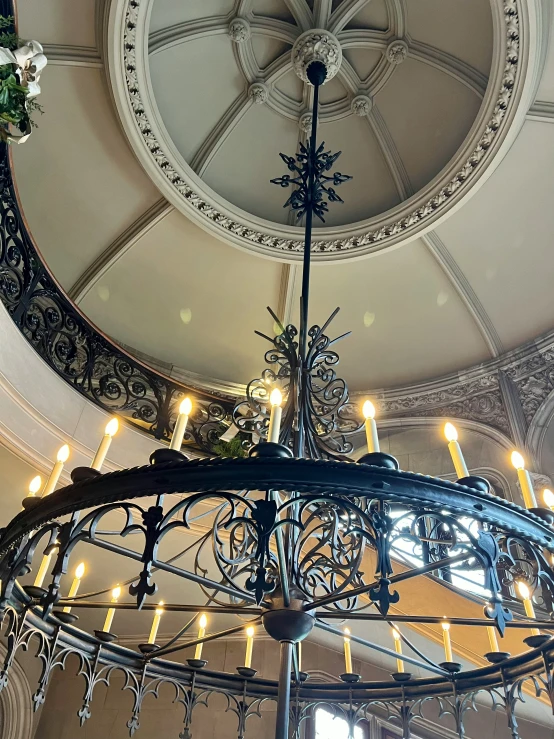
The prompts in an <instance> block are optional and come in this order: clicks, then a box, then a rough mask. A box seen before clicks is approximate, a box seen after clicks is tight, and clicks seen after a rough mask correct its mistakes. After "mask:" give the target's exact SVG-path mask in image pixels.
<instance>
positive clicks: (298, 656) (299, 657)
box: [296, 641, 302, 672]
mask: <svg viewBox="0 0 554 739" xmlns="http://www.w3.org/2000/svg"><path fill="white" fill-rule="evenodd" d="M296 659H297V661H298V672H302V642H301V641H299V642H296Z"/></svg>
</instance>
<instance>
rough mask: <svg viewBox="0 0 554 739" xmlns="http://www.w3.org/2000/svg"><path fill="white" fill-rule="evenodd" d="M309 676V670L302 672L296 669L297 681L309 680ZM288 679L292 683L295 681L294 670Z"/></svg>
mask: <svg viewBox="0 0 554 739" xmlns="http://www.w3.org/2000/svg"><path fill="white" fill-rule="evenodd" d="M309 678H310V674H309V672H302V670H299V671H298V682H299V683H305V682H306V680H309ZM290 679H291V680H292V682H293V683H295V682H296V673H295V672H294V670H293V671H292V672H291V673H290Z"/></svg>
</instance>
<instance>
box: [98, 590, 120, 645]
mask: <svg viewBox="0 0 554 739" xmlns="http://www.w3.org/2000/svg"><path fill="white" fill-rule="evenodd" d="M120 595H121V588H120V587H119V585H118V586H117V587H116V588H114V589H113V590H112V603H117V601H118V600H119V596H120ZM114 616H115V608H109V609H108V613H107V614H106V620H105V621H104V628H103V629H102V630H103V631H105V632H106V633H107V634H109V633H110V629H111V628H112V623H113V617H114Z"/></svg>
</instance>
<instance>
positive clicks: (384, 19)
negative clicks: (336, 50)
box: [346, 0, 390, 31]
mask: <svg viewBox="0 0 554 739" xmlns="http://www.w3.org/2000/svg"><path fill="white" fill-rule="evenodd" d="M389 24H390V18H389V13H388V11H387V3H386V2H385V0H371V2H369V3H366V5H364V7H363V8H362V9H361V10H360V12H359V13H356V15H355V16H354V18H353V19H352V20H351V21H350V23H348V24H347V26H346V28H374V29H375V30H377V31H386V30H388V28H389Z"/></svg>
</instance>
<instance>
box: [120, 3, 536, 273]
mask: <svg viewBox="0 0 554 739" xmlns="http://www.w3.org/2000/svg"><path fill="white" fill-rule="evenodd" d="M534 2H535V0H494V2H493V3H492V4H491V3H489V2H485V0H483V11H482V12H483V18H484V19H485V21H486V22H485V21H483V23H481V24H480V25H481V26H484V27H486V28H489V30H490V33H489V36H488V39H487V40H486V43H485V46H487V48H489V50H490V69H489V68H487V69H486V70H485V71H483V65H482V64H481V68H479V65H478V63H477V61H475V62H474V63H470V61H467V60H465V59H462V58H459V57H458V56H456V53H458V54H460V53H461V52H460V50H459V48H458V49H457V51H456V49H455V48H454V46H455V44H453V46H452V51H450V50H449V43H450V42H449V39H450V36H449V33H450V32H452V29H450V30H449V29H444V32H443V34H442V36H441V39H439V40H438V41H440V43H441V44H442V46H441V47H440V48H439V46H440V44H438V41H437V44H438V45H437V46H436V47H435V46H433V45H431V44H430V43H427V41H425V42H424V41H420V40H419V39H418V38H417V34H416V31H417V30H418V29H417V28H416V29H415V30H414V31H413V35H412V29H411V27H410V25H409V21H411V17H412V16H410V18H408V16H407V14H406V13H405V11H404V10H403V9H402V6H401V4H398V3H396V2H394V0H376V2H375V3H372V4H371V7H372V8H374V7H377V6H378V5H379V3H380V4H381V6H382V7H383V8H384V10H385V11H386V15H387V16H388V21H387V28H386V30H384V29H383V28H379V27H378V24H377V23H372V22H371V19H369V20H367V17H366V16H364V15H363V14H361V15H360V16H359V17H358V16H357V15H356V13H355V12H354V10H355V9H354V10H352V12H351V13H350V14H349V13H348V12H346V11H347V10H348V8H351V9H352V8H354V5H356V4H353V3H343V4H342V5H339V6H338V7H337V8H336V10H335V11H333V12H332V13H330V14H328V15H327V16H325V17H318V18H315V17H314V13H313V11H312V9H311V7H310V5H309V4H308V3H307V2H306V3H302V2H300V0H299V2H298V3H295V4H294V7H295V8H296V9H297V10H298V9H299V8H300V7H301V6H302V8H303V12H302V13H300V11H298V13H297V14H296V17H294V18H293V17H292V16H291V17H290V18H287V19H286V20H285V19H284V18H281V17H277V16H275V14H274V15H273V16H271V15H270V14H269V13H267V14H265V15H264V13H263V11H262V10H258V9H257V5H256V2H255V0H253V2H248V3H242V4H241V6H240V8H241V9H240V15H239V16H233V14H232V13H231V14H229V13H228V12H227V14H225V10H228V4H225V3H224V1H223V0H221V10H222V14H220V15H218V14H215V13H214V15H211V16H209V17H204V13H205V5H204V4H203V3H196V2H194V1H193V2H192V3H190V4H188V6H187V13H188V16H187V17H183V21H182V22H175V19H172V22H171V23H170V22H169V19H168V21H167V24H164V18H163V12H162V11H163V8H164V7H165V4H163V3H162V4H160V8H161V10H160V16H156V12H157V0H115V1H114V2H113V3H112V7H111V22H110V27H111V29H112V32H113V35H112V38H111V42H110V44H109V55H110V59H109V62H110V64H109V67H110V76H111V81H112V86H113V89H114V98H115V100H116V104H117V106H118V109H119V112H120V115H121V118H122V121H123V123H124V127H125V130H126V132H127V135H128V138H129V140H130V143H131V145H132V147H133V149H134V150H135V153H136V154H137V156H138V157H139V159H140V161H141V162H142V164H143V166H144V167H145V168H146V170H147V171H148V172H149V174H150V176H151V177H152V179H153V180H154V182H155V183H156V185H157V186H158V187H159V189H160V190H161V191H162V193H163V194H164V195H165V196H166V197H167V199H168V200H169V201H170V202H172V203H173V204H174V205H175V206H176V207H177V208H179V209H180V210H181V211H182V212H183V213H185V214H186V215H187V216H189V217H191V218H193V219H194V220H195V221H197V222H198V223H199V225H201V226H202V227H203V228H205V229H207V230H209V231H211V232H212V233H214V234H215V235H216V236H217V237H218V238H220V239H222V240H223V241H226V242H228V243H231V244H233V245H236V246H239V247H241V248H246V249H248V250H249V251H252V252H256V253H259V254H263V255H266V256H267V255H269V256H274V257H278V258H279V259H290V260H292V261H297V260H298V259H300V256H301V252H302V238H301V229H300V227H299V226H297V225H291V224H294V221H293V220H291V218H290V214H289V213H288V212H287V211H286V209H283V208H282V206H281V203H279V200H278V198H277V196H276V195H274V194H273V193H272V192H271V188H270V186H269V179H270V177H271V175H272V173H273V172H274V170H275V165H276V164H277V161H278V160H277V157H278V154H279V152H280V151H283V150H290V149H291V145H294V144H293V142H292V140H291V137H293V136H295V137H296V144H298V142H299V141H300V142H301V141H303V140H304V141H305V135H306V132H307V130H309V125H310V117H309V113H308V111H309V108H310V93H309V89H313V88H311V86H310V85H309V83H306V82H304V89H303V90H302V89H300V88H299V87H298V82H297V81H296V83H294V81H293V80H294V79H296V75H298V76H299V77H300V79H302V80H305V78H306V75H305V69H306V68H307V65H308V64H309V62H310V60H311V59H314V58H316V57H317V56H318V55H319V56H320V57H322V58H325V63H326V66H327V68H328V69H329V74H328V78H327V80H326V82H327V84H326V85H325V87H324V88H323V90H322V97H321V106H320V129H321V130H320V137H321V139H322V140H323V141H326V139H327V143H328V144H330V141H329V138H331V140H333V139H335V138H336V140H337V141H339V140H340V141H341V146H342V142H345V143H344V147H343V161H344V166H345V168H348V169H350V170H352V167H353V166H357V167H358V171H356V172H353V173H354V174H355V176H356V179H355V183H356V184H355V185H351V186H349V187H351V188H352V190H351V191H350V192H349V193H348V198H347V199H346V201H347V202H346V205H345V206H344V208H342V207H341V208H340V209H337V211H338V212H337V213H336V214H335V213H333V214H332V215H331V220H329V221H327V222H326V223H325V224H324V225H323V226H321V227H320V228H318V229H317V230H316V231H315V232H314V240H313V242H312V251H313V253H314V258H315V259H316V260H318V259H319V260H323V261H329V260H339V259H345V258H352V257H359V256H363V255H367V254H370V253H373V252H376V251H379V250H382V249H384V248H386V247H388V246H392V245H397V244H399V243H402V242H405V241H409V240H411V239H413V238H414V237H416V236H417V235H418V234H419V233H421V232H422V231H424V230H428V229H429V228H430V227H431V226H432V225H433V224H435V223H436V222H437V221H438V220H439V219H443V218H444V217H446V215H447V214H448V212H449V211H450V210H451V209H452V208H453V207H456V206H457V205H459V204H460V202H461V201H462V199H464V198H466V197H468V196H469V195H470V194H471V193H472V192H473V191H474V190H475V189H476V188H477V187H478V186H479V185H480V184H481V182H482V181H484V179H485V178H484V177H483V176H484V175H485V173H487V174H489V173H490V171H492V169H493V168H494V167H496V166H497V165H498V163H499V162H500V160H501V158H502V156H503V153H504V152H505V151H506V150H507V149H508V146H509V143H510V142H511V140H512V139H513V137H515V135H516V134H517V131H518V130H519V128H520V126H521V124H522V123H523V121H524V116H525V112H526V110H527V107H528V105H529V103H530V98H531V95H532V90H531V87H532V85H531V83H530V81H531V80H532V79H533V75H534V66H533V64H530V63H529V59H528V58H527V55H528V54H530V51H529V50H530V49H532V48H533V42H532V38H533V37H534V34H536V33H537V29H536V28H535V27H533V26H532V24H530V23H529V22H528V21H527V20H526V21H525V22H524V23H522V22H521V18H526V17H527V13H523V14H522V10H523V8H524V6H527V4H529V3H534ZM304 5H305V7H304ZM358 5H359V4H357V5H356V7H358ZM196 6H198V7H196ZM210 7H212V6H210ZM264 7H265V6H264ZM287 7H288V6H287ZM360 7H361V6H360ZM491 10H492V15H491ZM372 12H373V11H372ZM151 17H155V19H156V23H155V24H154V26H152V27H150V26H149V23H150V18H151ZM478 25H479V24H478ZM476 32H478V29H477V31H476ZM481 32H482V33H485V31H481ZM225 43H226V44H227V46H226V47H224V44H225ZM452 43H453V42H452ZM474 46H475V45H474ZM455 51H456V53H454V52H455ZM193 52H194V53H193ZM188 54H192V56H191V57H190V59H191V60H192V61H190V62H189V61H186V60H187V59H189V57H188V56H187V55H188ZM522 54H523V55H524V58H522ZM203 55H204V56H203ZM218 55H219V56H218ZM462 56H463V54H462ZM197 58H198V59H199V60H200V61H199V62H198V63H196V62H195V61H194V60H196V59H197ZM217 59H221V60H226V61H225V62H224V64H223V68H222V69H220V70H219V74H218V76H216V77H214V76H213V73H212V72H211V71H210V70H211V69H212V66H213V65H216V66H217ZM179 60H181V61H179ZM202 60H203V61H202ZM522 62H523V63H522ZM176 65H179V69H180V72H179V75H180V77H179V79H180V85H179V89H180V90H181V89H184V90H185V91H184V92H183V94H182V97H180V96H179V95H178V94H176V93H175V89H174V87H173V86H172V87H171V89H169V87H168V83H167V81H168V80H169V79H173V77H172V75H173V74H174V73H175V71H176ZM485 72H486V73H485ZM295 73H296V75H295ZM210 75H211V76H210ZM225 75H227V77H226V76H225ZM291 75H292V76H291ZM204 79H206V82H205V83H203V80H204ZM208 79H209V80H212V81H213V80H215V79H217V80H218V84H220V83H221V89H222V90H232V89H233V85H235V87H236V98H235V100H231V103H230V105H228V107H227V109H225V106H223V108H221V110H220V109H217V106H216V105H215V103H213V100H219V99H220V98H221V97H222V96H220V95H219V94H218V95H212V96H210V95H205V94H204V93H205V91H206V90H207V89H210V87H211V86H213V82H208ZM241 80H242V81H241ZM181 83H182V84H181ZM203 85H204V86H203ZM241 85H243V87H242V88H241ZM416 88H417V90H418V95H417V96H414V95H413V94H412V93H413V90H414V89H416ZM435 88H436V89H435ZM198 89H203V90H204V93H203V94H202V96H201V97H202V99H200V98H198V99H197V98H196V97H195V95H197V92H195V91H197V90H198ZM186 90H190V91H191V92H190V93H189V94H188V97H187V92H186ZM327 90H328V91H329V92H327ZM426 96H427V97H426ZM204 98H206V99H209V100H210V105H211V106H212V107H211V108H210V109H209V110H208V109H207V108H206V103H205V101H204ZM414 99H417V100H418V101H419V103H417V104H416V103H413V100H414ZM445 100H447V101H448V102H446V103H445V102H444V101H445ZM429 101H430V102H429ZM222 105H223V104H222ZM413 105H416V109H414V108H413V107H411V106H413ZM417 105H419V107H417ZM434 105H436V106H438V107H437V109H436V115H434V117H433V116H432V117H431V118H425V115H427V112H428V110H429V109H430V108H432V107H433V106H434ZM202 106H204V108H203V107H202ZM441 106H443V107H441ZM208 107H209V106H208ZM195 108H197V109H198V110H197V111H196V113H197V120H196V119H194V116H192V118H193V119H194V120H191V115H190V112H191V110H195ZM204 109H206V115H204V112H203V111H204ZM469 109H471V111H470V113H468V110H469ZM210 115H211V119H210V122H209V123H207V121H208V119H209V118H210ZM418 121H420V122H419V123H418ZM202 126H205V129H204V130H202ZM417 132H419V133H421V132H424V133H423V134H421V136H422V138H419V139H418V138H414V136H415V134H416V133H417ZM424 134H425V135H424ZM427 134H428V135H427ZM418 135H419V134H418ZM261 137H267V139H269V140H270V141H271V146H268V145H267V140H266V141H265V144H266V145H265V146H264V147H263V150H264V156H263V160H259V166H258V167H256V168H249V169H248V170H244V171H242V170H241V172H240V175H238V176H237V175H235V172H236V170H237V168H239V169H240V168H241V167H242V165H241V162H245V161H247V160H248V157H249V155H250V154H251V149H252V146H253V145H255V144H256V142H260V143H261ZM422 142H424V145H423V144H422ZM443 142H445V143H443ZM272 151H273V153H274V160H273V162H272V160H271V152H272ZM272 164H273V166H270V165H272ZM266 166H267V173H266V170H265V167H266ZM242 169H244V168H243V167H242ZM352 171H353V170H352ZM354 188H355V189H354Z"/></svg>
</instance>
